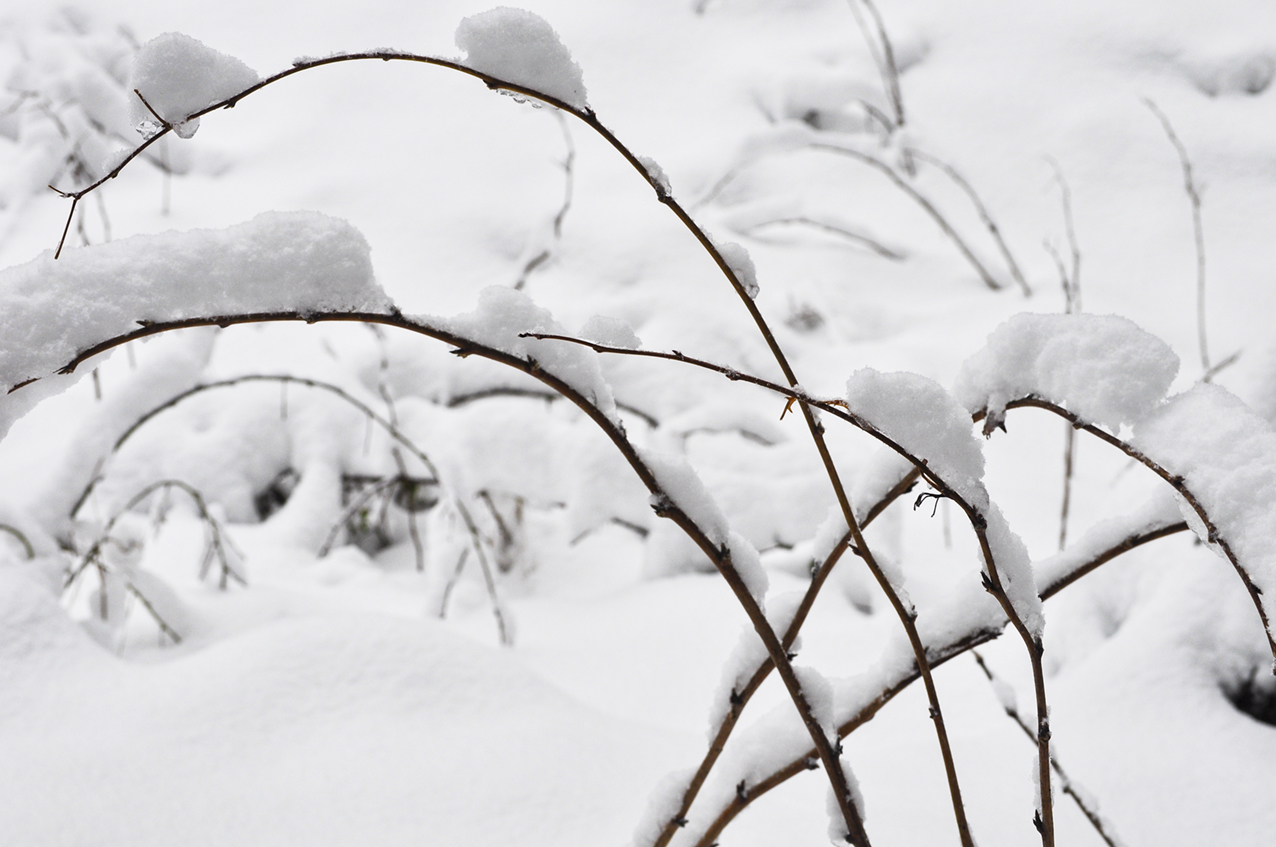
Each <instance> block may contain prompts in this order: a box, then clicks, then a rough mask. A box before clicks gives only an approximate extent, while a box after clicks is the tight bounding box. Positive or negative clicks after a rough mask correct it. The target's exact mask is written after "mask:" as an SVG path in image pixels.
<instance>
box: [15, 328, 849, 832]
mask: <svg viewBox="0 0 1276 847" xmlns="http://www.w3.org/2000/svg"><path fill="white" fill-rule="evenodd" d="M276 321H305V322H307V323H319V322H330V321H345V322H351V321H353V322H360V323H373V324H381V325H383V326H392V327H398V328H400V329H405V330H408V331H410V332H415V333H418V334H420V335H424V336H427V337H430V338H434V339H436V340H439V341H443V342H445V343H448V344H451V345H453V346H454V347H455V349H454V350H453V352H454V353H455V354H457V355H460V356H470V355H477V356H480V357H482V358H486V359H490V360H492V361H494V362H498V363H500V364H504V365H508V366H509V367H512V368H515V369H517V370H520V371H522V372H524V373H526V374H528V375H530V376H532V377H534V378H535V379H537V380H539V381H541V382H542V383H544V384H545V385H547V386H548V387H550V388H552V389H553V390H554V391H556V392H558V393H559V394H561V395H563V396H564V397H566V398H567V399H568V400H570V401H571V402H572V403H573V404H574V405H576V406H577V408H579V409H580V410H581V411H582V412H584V413H585V415H586V416H587V417H589V418H590V420H592V421H593V422H594V423H595V424H596V425H597V426H598V427H599V428H600V429H602V430H603V432H604V434H606V435H607V437H608V438H609V439H610V440H611V441H612V443H613V445H614V446H615V447H616V448H617V449H618V450H619V451H620V453H621V455H622V456H623V457H624V458H625V460H626V462H627V463H628V464H629V466H630V468H631V469H632V470H633V471H634V473H635V474H636V475H637V476H638V478H639V480H640V481H641V482H642V483H643V485H644V486H645V487H646V488H647V490H648V491H649V492H651V493H652V494H653V495H654V496H655V497H656V498H657V500H658V501H660V502H661V503H662V506H661V514H662V516H664V517H667V518H669V519H671V520H672V521H673V522H674V523H675V524H677V525H678V526H679V527H680V528H681V529H682V530H683V531H684V532H685V533H686V534H687V535H688V536H689V537H690V538H691V540H692V541H693V542H694V543H695V544H696V546H698V547H699V548H700V549H701V550H702V551H703V552H704V553H705V555H706V556H708V557H709V560H710V561H711V562H713V564H714V566H715V567H716V568H717V569H718V571H719V573H721V574H722V576H723V578H724V579H725V580H726V582H727V585H728V586H729V587H730V588H731V591H732V593H734V594H735V595H736V599H737V601H738V602H739V603H740V605H741V606H742V607H743V609H744V611H745V614H746V615H748V617H749V620H750V622H751V623H752V624H753V627H754V629H755V630H757V632H758V635H759V637H760V638H761V639H762V643H763V645H764V646H765V647H766V650H767V653H768V655H769V656H770V657H771V661H772V662H773V663H774V664H775V666H776V669H777V671H778V672H779V674H780V677H781V679H782V680H783V681H784V685H785V688H786V689H787V690H788V692H789V696H790V698H791V699H792V701H793V704H794V706H795V707H796V708H797V711H798V714H799V716H800V717H801V719H802V723H803V724H804V725H805V726H806V728H807V731H808V733H809V734H810V736H811V739H812V741H813V742H814V744H815V749H816V751H817V753H818V755H819V758H820V761H821V762H822V763H823V765H824V768H825V771H826V772H827V773H828V776H829V780H830V782H831V783H832V785H833V789H834V792H835V796H836V797H837V798H838V800H839V807H840V809H841V811H842V814H843V817H844V819H845V822H846V825H847V828H848V830H849V832H850V837H851V843H853V844H855V845H857V847H861V845H863V846H864V847H867V845H868V837H867V834H866V833H865V832H864V828H863V822H862V819H861V817H860V814H859V811H858V810H857V809H856V808H855V806H854V804H853V802H852V800H851V794H850V789H849V787H848V785H847V782H846V775H845V772H844V771H843V769H842V766H841V762H840V761H839V758H838V753H837V752H836V751H835V750H834V747H833V743H832V742H831V741H830V740H829V738H828V737H827V736H826V735H825V733H824V730H823V729H822V728H821V727H820V725H819V722H818V721H817V720H816V719H815V716H814V713H813V711H812V709H811V704H810V702H809V701H808V700H807V699H806V695H805V693H804V691H803V690H802V686H801V683H800V682H799V681H798V678H797V675H796V674H795V673H794V671H793V665H792V663H791V662H790V660H789V658H788V656H787V654H786V652H785V650H784V647H783V646H782V645H781V643H780V639H779V637H778V636H777V635H776V633H775V630H773V629H772V628H771V625H770V623H769V622H768V621H767V619H766V615H765V613H764V612H763V610H762V608H761V606H760V605H759V603H758V601H757V599H755V598H754V597H753V595H752V594H751V593H750V591H749V588H748V586H747V585H746V583H745V581H744V579H743V577H742V576H741V575H740V573H739V571H737V570H736V567H735V564H734V562H733V561H732V557H731V552H730V549H729V548H728V547H727V546H726V545H725V544H723V545H719V544H717V543H715V542H714V541H713V540H712V539H710V537H709V536H708V535H707V534H706V533H705V531H704V530H703V529H702V528H701V527H700V526H699V525H698V524H696V523H695V521H694V520H692V518H691V517H690V516H689V515H688V514H687V513H686V512H684V511H683V510H682V509H681V508H680V507H678V506H677V504H676V502H674V500H673V499H672V498H671V497H669V496H668V494H667V493H666V492H665V490H664V487H663V486H662V485H661V484H660V482H659V480H658V479H657V478H656V475H655V473H654V471H652V469H651V468H650V467H649V466H648V465H647V464H646V462H645V461H644V460H643V459H642V457H641V456H640V455H639V454H638V452H637V450H636V448H635V447H634V446H633V445H632V444H631V443H630V441H629V439H628V438H627V437H626V436H625V433H624V430H623V428H622V427H620V426H619V425H618V424H617V423H615V422H613V421H612V420H611V419H610V418H609V417H608V416H607V415H606V414H605V413H604V412H603V411H602V410H601V409H599V408H598V407H597V406H596V405H595V404H594V403H593V402H592V401H591V400H589V399H588V398H586V397H585V396H584V395H582V394H581V393H580V392H579V391H577V390H576V389H575V388H573V387H572V385H571V384H570V383H568V382H566V381H564V380H563V379H561V378H559V377H557V376H555V375H554V374H552V373H550V372H548V371H546V370H544V369H543V368H541V367H540V365H539V363H537V361H536V360H535V359H533V358H526V359H524V358H521V357H519V356H516V355H514V354H511V353H508V352H505V351H503V350H500V349H497V348H495V347H491V346H488V345H485V344H483V343H480V342H478V341H474V340H472V339H469V338H466V337H464V336H462V335H460V334H458V333H456V332H454V331H452V330H450V329H447V328H445V327H442V326H434V325H431V324H429V323H426V322H425V321H424V320H423V319H411V318H407V317H405V316H404V315H402V314H401V313H398V312H391V313H378V312H328V313H309V314H302V313H300V312H295V311H279V312H254V313H248V314H242V315H220V316H212V317H199V318H185V319H181V320H174V321H155V322H149V323H147V324H146V325H145V326H140V327H138V328H137V329H135V330H133V331H132V332H129V333H126V334H124V335H120V336H116V337H115V338H111V339H107V340H105V341H102V342H100V343H98V344H95V345H93V346H92V347H90V348H89V349H87V350H84V351H81V352H80V353H79V354H77V355H76V356H75V357H74V358H73V359H72V360H71V361H70V362H68V363H67V365H66V366H64V367H63V368H62V369H61V371H60V372H62V373H70V372H72V371H74V369H75V367H76V366H77V365H79V364H80V363H82V362H84V361H85V360H86V359H88V358H90V357H92V356H94V355H97V354H98V353H101V352H104V351H106V350H110V349H113V348H115V347H118V346H120V345H121V344H125V343H127V342H129V341H132V340H134V339H137V338H142V337H146V336H150V335H155V334H158V333H161V332H167V331H170V330H174V329H183V328H189V327H195V326H231V325H235V324H244V323H263V322H276ZM27 384H30V383H27Z"/></svg>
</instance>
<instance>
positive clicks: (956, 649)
mask: <svg viewBox="0 0 1276 847" xmlns="http://www.w3.org/2000/svg"><path fill="white" fill-rule="evenodd" d="M1183 528H1185V526H1184V527H1183ZM1172 531H1179V530H1177V529H1175V530H1172ZM1168 534H1170V532H1154V533H1145V534H1141V535H1137V536H1131V537H1130V538H1127V539H1125V540H1123V541H1122V542H1120V543H1119V544H1117V545H1116V546H1114V547H1113V548H1111V549H1109V550H1105V551H1103V552H1101V553H1099V554H1098V555H1097V556H1095V557H1094V558H1093V559H1091V560H1088V561H1086V562H1083V563H1079V564H1078V565H1077V566H1076V567H1075V568H1074V569H1072V570H1069V571H1068V572H1066V573H1062V574H1059V575H1058V576H1057V577H1056V579H1055V580H1053V581H1052V582H1050V583H1048V584H1047V585H1044V586H1040V587H1039V589H1040V594H1041V599H1042V600H1048V599H1050V598H1051V597H1053V596H1055V595H1056V594H1057V593H1059V592H1060V591H1062V590H1063V589H1064V588H1066V587H1067V586H1069V585H1071V584H1072V583H1073V582H1075V581H1076V580H1077V579H1079V578H1080V577H1081V576H1082V575H1084V574H1087V573H1090V572H1091V571H1093V570H1094V569H1095V568H1097V567H1099V566H1100V565H1101V564H1103V563H1104V562H1108V561H1110V560H1112V559H1113V558H1116V557H1117V556H1118V555H1120V554H1121V553H1125V552H1128V551H1129V550H1132V549H1134V548H1135V547H1138V546H1140V545H1142V544H1146V543H1148V542H1150V541H1154V540H1156V539H1158V538H1164V537H1165V536H1166V535H1168ZM1000 634H1001V629H1000V628H997V627H992V628H988V627H976V628H972V629H968V630H966V631H964V632H959V633H956V634H954V635H953V636H951V637H950V639H949V640H948V641H947V642H945V643H943V644H936V645H929V646H927V648H926V652H927V654H928V655H929V656H930V660H931V666H932V667H939V666H940V665H942V664H944V663H945V662H947V661H949V660H950V659H953V658H955V657H957V656H960V655H962V654H963V653H965V652H967V651H969V650H971V649H973V648H975V647H978V646H979V645H980V644H985V643H987V642H989V641H992V640H993V639H995V638H997V637H998V636H999V635H1000ZM920 678H921V674H920V673H919V672H918V671H917V669H916V667H915V666H914V667H912V668H909V669H907V670H903V671H900V672H898V674H897V675H896V676H895V677H893V678H891V679H886V680H883V681H882V690H881V693H880V694H878V695H877V696H876V697H875V698H873V700H872V701H870V702H869V703H868V704H866V705H865V706H864V707H863V708H861V709H860V710H859V711H858V712H857V713H856V714H854V715H852V716H851V717H850V718H849V719H847V720H846V721H845V722H843V723H842V724H841V725H840V726H839V727H838V735H839V736H840V737H842V738H845V737H846V736H848V735H850V734H851V733H852V732H854V731H855V730H857V729H859V728H860V727H862V726H864V725H865V724H866V723H868V722H869V721H871V720H872V719H873V718H874V717H875V716H876V715H877V713H878V712H879V711H881V710H882V708H883V707H884V706H886V704H888V703H890V702H891V701H892V700H894V699H895V697H897V696H898V695H899V694H901V693H902V692H904V691H905V690H906V689H907V688H908V687H909V686H910V685H912V684H913V683H914V682H916V681H917V680H918V679H920ZM813 754H814V751H807V752H805V753H803V754H802V755H801V756H797V757H794V758H793V759H790V760H789V762H788V763H787V764H785V765H783V766H781V767H778V768H776V769H775V770H774V771H772V772H771V773H770V774H768V775H766V776H765V777H763V778H762V779H760V780H758V781H757V782H756V783H754V785H753V786H752V787H751V788H750V790H749V793H748V796H746V797H740V796H736V797H733V798H732V799H731V801H730V802H728V803H727V804H726V805H725V806H723V807H722V809H721V810H720V811H719V812H718V815H717V816H716V817H715V818H714V820H713V822H712V823H711V824H710V826H709V827H708V829H706V830H705V832H704V834H703V835H702V836H701V837H700V839H699V840H698V841H697V842H696V847H711V845H712V844H714V843H716V840H717V837H718V836H719V835H720V834H721V833H722V831H723V830H724V829H725V828H726V827H727V825H728V824H729V823H731V821H732V820H734V819H735V818H736V816H738V815H739V814H740V812H742V811H744V809H745V808H747V807H748V806H749V805H750V804H751V803H753V802H754V801H756V800H757V799H758V798H759V797H761V796H762V795H763V794H765V793H767V792H768V791H770V790H771V789H773V788H778V787H779V786H780V785H783V784H784V783H785V782H787V781H788V780H790V779H792V778H793V777H795V776H797V775H798V774H801V773H803V772H805V771H807V770H809V768H808V766H807V762H808V761H809V760H810V757H811V756H812V755H813Z"/></svg>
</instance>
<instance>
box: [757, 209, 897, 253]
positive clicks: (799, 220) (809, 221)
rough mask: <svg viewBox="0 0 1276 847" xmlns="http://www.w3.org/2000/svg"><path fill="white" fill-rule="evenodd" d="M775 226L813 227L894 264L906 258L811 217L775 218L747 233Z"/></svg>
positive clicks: (860, 235)
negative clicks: (859, 246) (799, 225)
mask: <svg viewBox="0 0 1276 847" xmlns="http://www.w3.org/2000/svg"><path fill="white" fill-rule="evenodd" d="M776 224H801V225H803V226H809V227H814V228H815V229H820V230H823V231H824V232H828V233H832V234H833V235H837V236H840V237H842V238H845V239H846V240H847V241H851V242H853V243H855V244H861V245H863V246H865V247H867V248H868V249H870V250H872V251H873V252H874V253H876V254H877V255H879V256H882V257H884V258H887V259H890V260H891V261H894V262H902V261H903V260H904V259H906V258H908V257H907V256H905V255H904V254H903V253H900V252H899V251H898V250H892V249H891V248H890V247H887V246H886V245H884V244H882V243H881V242H880V241H878V240H876V239H874V238H870V237H869V236H867V235H864V234H863V233H859V232H854V231H853V230H849V229H847V228H846V227H841V226H837V225H835V224H830V223H825V222H824V221H821V220H816V219H815V218H811V217H806V216H805V215H795V216H791V217H786V218H776V219H774V220H770V221H763V222H762V223H760V224H755V225H753V226H751V227H749V228H748V230H747V231H748V232H749V233H750V234H752V233H754V232H756V231H757V230H759V229H761V228H762V227H764V226H774V225H776Z"/></svg>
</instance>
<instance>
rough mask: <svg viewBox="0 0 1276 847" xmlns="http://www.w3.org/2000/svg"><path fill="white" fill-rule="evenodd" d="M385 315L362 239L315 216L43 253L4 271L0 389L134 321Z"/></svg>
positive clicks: (4, 408)
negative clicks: (280, 314)
mask: <svg viewBox="0 0 1276 847" xmlns="http://www.w3.org/2000/svg"><path fill="white" fill-rule="evenodd" d="M391 309H393V303H392V302H391V300H390V299H389V298H388V297H387V296H386V295H385V293H384V292H383V291H382V290H381V287H380V286H379V285H377V283H376V281H375V279H374V277H373V273H372V257H371V250H370V248H369V247H368V242H367V241H366V240H365V239H364V237H363V235H362V234H361V233H360V232H359V231H358V230H357V229H355V228H354V227H353V226H352V225H350V224H349V223H347V222H345V221H342V220H338V219H337V218H332V217H329V216H327V215H322V214H319V213H318V212H267V213H264V214H261V215H258V216H257V217H255V218H253V219H252V220H251V221H248V222H247V223H242V224H237V225H235V226H232V227H229V228H227V229H224V230H207V229H197V230H191V231H190V232H166V233H161V234H158V235H136V236H133V237H132V238H125V239H121V240H119V241H114V242H111V243H108V244H100V245H97V246H94V247H85V248H81V249H79V250H68V251H66V252H65V253H64V254H63V255H62V258H60V259H57V260H56V261H55V260H54V258H53V252H52V251H46V252H45V253H44V254H43V255H42V256H40V257H39V258H37V259H34V260H33V261H30V262H27V263H26V264H25V265H18V266H16V267H12V268H8V269H7V270H5V271H3V272H0V316H3V318H2V319H0V326H2V327H3V330H4V344H3V345H0V391H6V390H8V391H12V389H14V388H15V387H17V386H19V385H22V384H25V383H26V382H29V381H32V380H41V381H45V380H46V379H47V378H48V377H49V375H51V374H53V373H54V372H55V371H57V370H59V369H60V368H62V367H63V366H65V365H66V364H67V363H68V362H70V361H71V360H72V359H74V358H75V357H76V356H78V355H79V354H81V353H82V352H83V351H85V350H89V349H92V348H93V347H94V346H95V345H97V344H100V343H102V342H104V341H107V340H109V339H112V338H116V337H119V336H122V335H126V334H128V333H130V332H133V331H134V330H136V329H138V325H139V322H144V323H143V324H142V325H143V326H145V325H146V324H148V323H166V322H172V321H181V320H189V319H200V318H216V317H220V316H234V315H244V314H254V313H264V312H287V313H295V314H301V315H309V314H318V313H321V312H343V311H344V312H379V313H388V312H390V311H391ZM37 393H38V392H37V391H36V390H33V388H23V389H22V390H20V391H12V393H9V394H7V395H3V396H2V397H0V435H2V434H3V433H4V432H5V431H7V429H8V425H9V424H10V423H12V421H13V420H15V419H16V418H17V417H18V416H20V415H21V414H22V413H23V412H25V411H26V406H27V404H26V403H25V399H26V398H25V396H24V395H28V394H29V395H32V396H34V395H36V394H37ZM18 402H21V403H22V406H23V408H19V407H18V406H16V405H14V404H15V403H18Z"/></svg>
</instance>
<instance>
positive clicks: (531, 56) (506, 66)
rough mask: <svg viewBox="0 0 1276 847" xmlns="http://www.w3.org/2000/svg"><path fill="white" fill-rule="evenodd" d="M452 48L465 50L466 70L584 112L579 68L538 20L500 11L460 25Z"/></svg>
mask: <svg viewBox="0 0 1276 847" xmlns="http://www.w3.org/2000/svg"><path fill="white" fill-rule="evenodd" d="M456 46H457V47H460V48H461V49H462V50H464V51H465V54H466V58H465V60H464V61H463V62H462V63H461V64H463V65H465V66H466V67H467V68H470V69H472V70H476V71H478V72H479V73H483V74H487V75H488V76H491V77H495V78H497V79H500V80H503V81H505V82H509V83H513V84H514V85H518V86H522V87H523V88H527V89H530V90H532V91H538V92H541V93H542V94H548V95H549V96H551V97H555V98H557V99H559V100H561V101H563V102H564V103H566V104H567V105H568V106H571V107H572V108H573V109H578V110H580V111H582V112H583V111H586V110H588V109H589V101H588V100H587V98H586V96H585V81H584V77H583V75H582V73H581V69H580V65H578V64H576V62H575V61H574V60H573V59H572V55H571V53H570V52H568V50H567V48H566V47H565V46H563V42H562V40H561V39H559V37H558V33H557V32H555V31H554V28H553V27H552V26H550V25H549V22H548V21H546V20H545V19H544V18H542V17H541V16H540V15H535V14H533V13H531V12H527V11H524V10H522V9H511V8H509V7H508V6H498V7H496V8H495V9H490V10H488V11H486V12H480V13H479V14H477V15H471V16H470V17H468V18H465V19H464V20H462V21H461V25H460V26H458V27H457V28H456Z"/></svg>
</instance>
